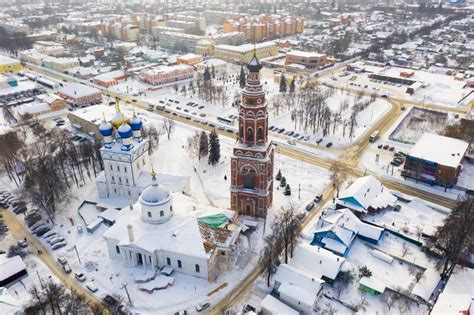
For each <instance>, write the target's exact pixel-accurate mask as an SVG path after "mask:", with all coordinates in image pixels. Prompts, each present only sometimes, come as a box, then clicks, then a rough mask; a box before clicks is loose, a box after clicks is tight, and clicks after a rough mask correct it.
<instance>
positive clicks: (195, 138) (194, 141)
mask: <svg viewBox="0 0 474 315" xmlns="http://www.w3.org/2000/svg"><path fill="white" fill-rule="evenodd" d="M200 144H201V135H200V134H199V132H197V131H196V132H194V134H193V135H192V136H191V137H189V138H188V152H189V154H190V155H191V156H192V157H197V158H198V159H199V160H200V159H201V155H200Z"/></svg>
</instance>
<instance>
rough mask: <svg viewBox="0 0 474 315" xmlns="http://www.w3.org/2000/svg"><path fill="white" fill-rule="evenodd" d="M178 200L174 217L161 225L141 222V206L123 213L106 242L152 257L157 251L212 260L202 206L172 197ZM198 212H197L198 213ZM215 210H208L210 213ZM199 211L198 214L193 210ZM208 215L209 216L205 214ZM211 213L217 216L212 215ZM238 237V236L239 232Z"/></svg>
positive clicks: (135, 206)
mask: <svg viewBox="0 0 474 315" xmlns="http://www.w3.org/2000/svg"><path fill="white" fill-rule="evenodd" d="M172 198H173V200H174V205H173V208H174V211H173V213H174V215H173V217H172V218H171V219H170V220H168V221H166V222H164V223H161V224H149V223H146V222H144V221H142V219H141V212H142V209H141V205H140V203H139V202H138V203H137V204H135V205H134V206H133V210H132V211H130V209H129V208H126V209H123V210H121V211H120V213H119V215H118V217H117V220H116V223H115V224H114V225H113V226H112V227H110V228H109V229H108V230H107V231H106V232H105V233H104V237H105V238H111V239H115V240H118V241H119V243H118V245H119V246H131V247H139V248H141V249H143V250H145V251H147V252H149V253H152V252H154V251H155V250H167V251H171V252H176V253H181V254H184V255H188V256H194V257H199V258H209V257H210V255H211V252H209V251H206V249H205V247H204V239H203V236H202V234H201V230H200V228H199V223H198V220H197V217H198V216H200V215H203V214H204V213H203V212H200V211H202V210H199V207H197V206H198V205H197V204H196V203H194V202H192V199H191V198H190V197H187V196H185V195H183V194H182V193H174V194H172ZM196 208H197V209H196ZM208 208H211V209H212V207H210V206H207V207H206V209H208ZM193 209H196V210H193ZM205 212H206V213H209V212H207V211H205ZM210 213H215V212H214V211H211V212H210ZM128 225H131V226H132V229H133V234H134V240H133V241H132V242H130V240H129V237H128V233H127V226H128ZM237 233H238V232H237Z"/></svg>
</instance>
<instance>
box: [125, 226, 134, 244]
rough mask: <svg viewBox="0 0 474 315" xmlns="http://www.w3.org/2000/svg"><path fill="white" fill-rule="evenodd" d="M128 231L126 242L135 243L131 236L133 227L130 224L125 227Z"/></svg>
mask: <svg viewBox="0 0 474 315" xmlns="http://www.w3.org/2000/svg"><path fill="white" fill-rule="evenodd" d="M127 231H128V241H129V242H130V243H133V242H134V241H135V236H134V235H133V226H132V225H131V224H129V225H127Z"/></svg>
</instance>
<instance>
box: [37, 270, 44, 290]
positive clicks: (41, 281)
mask: <svg viewBox="0 0 474 315" xmlns="http://www.w3.org/2000/svg"><path fill="white" fill-rule="evenodd" d="M36 274H37V275H38V279H39V282H40V284H41V287H42V288H43V289H44V284H43V280H41V277H40V274H39V272H38V269H36Z"/></svg>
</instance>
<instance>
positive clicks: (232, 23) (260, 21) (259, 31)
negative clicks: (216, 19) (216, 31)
mask: <svg viewBox="0 0 474 315" xmlns="http://www.w3.org/2000/svg"><path fill="white" fill-rule="evenodd" d="M223 28H224V33H229V32H243V33H244V34H245V37H246V38H247V39H248V40H251V41H253V42H259V41H262V40H268V39H274V38H278V37H283V36H290V35H295V34H300V33H302V32H303V30H304V20H303V18H301V17H293V16H280V15H264V14H262V15H259V16H248V15H241V16H236V17H234V18H232V19H228V20H225V21H224V23H223Z"/></svg>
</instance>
